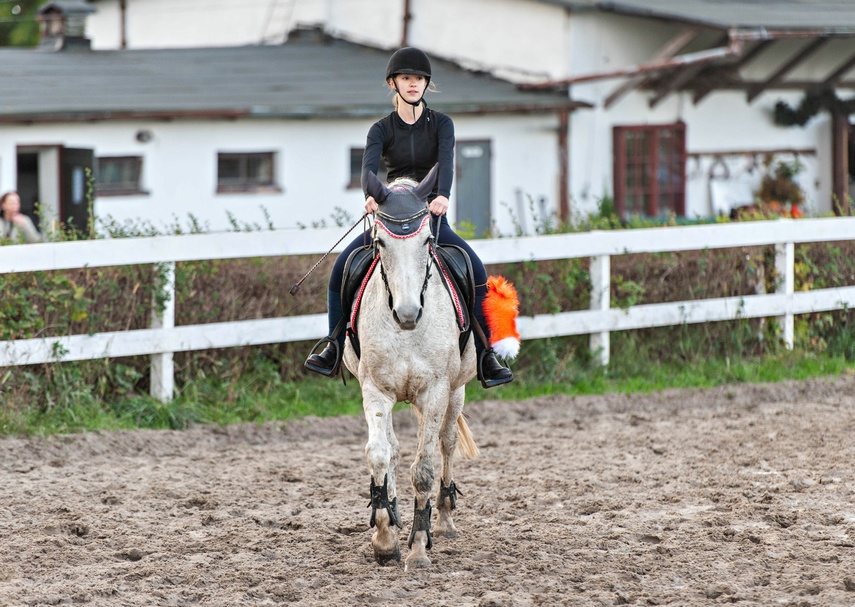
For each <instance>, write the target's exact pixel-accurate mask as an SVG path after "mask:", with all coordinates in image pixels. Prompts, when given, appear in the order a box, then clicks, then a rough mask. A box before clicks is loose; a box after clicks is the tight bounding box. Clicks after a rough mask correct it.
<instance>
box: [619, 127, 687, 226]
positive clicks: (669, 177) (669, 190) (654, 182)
mask: <svg viewBox="0 0 855 607" xmlns="http://www.w3.org/2000/svg"><path fill="white" fill-rule="evenodd" d="M663 133H669V135H670V136H671V137H672V139H673V138H674V137H675V136H676V137H677V138H678V145H677V146H674V147H672V148H671V151H670V152H671V153H670V154H669V155H668V157H667V158H666V159H665V161H664V164H666V168H667V169H668V171H667V172H666V179H665V180H664V181H665V183H666V185H665V188H664V191H663V188H662V187H661V186H662V181H660V179H658V178H657V176H658V175H659V173H660V167H661V166H662V164H663V161H662V160H661V158H660V154H659V152H660V151H661V149H660V142H661V141H662V139H663ZM630 134H631V135H642V136H643V135H647V140H646V141H645V142H644V152H643V155H639V154H635V155H634V158H636V159H638V158H640V163H639V164H640V166H641V171H642V174H641V175H640V181H641V184H640V185H639V186H636V187H635V188H632V189H633V192H630V191H629V190H630V188H629V187H628V185H627V184H628V178H629V175H630V173H631V171H630V167H629V162H630V156H629V151H628V149H627V148H628V147H629V146H628V135H630ZM612 137H613V140H612V145H613V147H612V159H613V162H614V166H613V171H612V180H613V188H614V203H615V210H616V211H617V213H618V215H619V216H620V217H629V216H630V215H631V214H632V213H630V212H628V210H627V197H628V195H629V194H630V193H632V194H636V195H640V196H642V199H643V200H645V201H646V203H645V205H644V206H645V208H644V210H643V213H642V216H643V217H662V216H663V215H662V212H661V210H662V209H661V208H660V203H661V198H662V196H663V195H664V196H670V197H671V201H672V202H673V209H670V207H666V208H668V209H669V212H670V211H673V213H674V214H675V215H676V216H678V217H685V216H686V159H687V152H686V123H685V122H683V121H677V122H672V123H666V124H645V125H620V126H615V127H613V129H612ZM678 171H679V172H678ZM675 174H678V175H679V179H678V180H675V179H674V175H675ZM669 182H670V184H671V185H670V187H668V183H669Z"/></svg>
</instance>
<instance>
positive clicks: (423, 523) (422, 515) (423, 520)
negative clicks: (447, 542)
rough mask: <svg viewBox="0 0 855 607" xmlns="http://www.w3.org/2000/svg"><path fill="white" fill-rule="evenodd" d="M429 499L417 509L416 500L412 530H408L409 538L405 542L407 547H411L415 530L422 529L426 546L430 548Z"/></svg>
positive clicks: (431, 545) (431, 543) (431, 539)
mask: <svg viewBox="0 0 855 607" xmlns="http://www.w3.org/2000/svg"><path fill="white" fill-rule="evenodd" d="M430 512H431V507H430V499H428V501H427V504H426V505H425V507H424V508H422V509H421V510H419V504H418V501H416V504H415V513H414V514H413V530H412V531H410V539H409V541H408V542H407V548H412V547H413V539H415V537H416V531H424V532H426V533H427V546H425V548H427V549H428V550H430V549H431V548H432V547H433V537H432V536H431V534H430Z"/></svg>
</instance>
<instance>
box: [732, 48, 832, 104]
mask: <svg viewBox="0 0 855 607" xmlns="http://www.w3.org/2000/svg"><path fill="white" fill-rule="evenodd" d="M828 40H829V39H828V38H825V37H822V38H817V39H816V40H814V41H812V42H811V43H810V44H808V45H807V46H805V47H804V48H803V49H802V50H801V51H799V52H798V53H796V54H795V56H793V58H792V59H790V60H789V61H787V62H786V63H785V64H784V65H782V66H781V67H780V68H778V70H777V71H776V72H775V73H774V74H772V75H771V76H769V78H768V79H767V80H765V81H764V82H761V83H760V84H757V85H755V86H754V87H753V88H751V90H749V91H748V103H751V102H752V101H754V100H755V99H756V98H757V97H758V96H759V95H760V94H761V93H763V91H765V90H767V89H769V88H772V87H774V86H775V85H776V84H778V83H779V82H780V81H781V80H783V79H784V76H786V75H787V74H788V73H789V72H790V71H792V69H793V68H795V67H796V66H797V65H798V64H799V63H801V62H802V61H804V60H805V59H807V58H808V57H810V56H811V55H812V54H814V53H815V52H816V51H817V50H819V48H820V47H822V46H823V45H825V44H826V43H827V42H828Z"/></svg>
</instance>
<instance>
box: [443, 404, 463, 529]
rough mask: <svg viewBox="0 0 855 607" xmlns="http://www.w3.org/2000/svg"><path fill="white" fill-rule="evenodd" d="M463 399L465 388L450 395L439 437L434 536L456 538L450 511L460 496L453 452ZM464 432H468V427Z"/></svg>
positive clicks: (455, 447) (455, 445) (455, 446)
mask: <svg viewBox="0 0 855 607" xmlns="http://www.w3.org/2000/svg"><path fill="white" fill-rule="evenodd" d="M464 397H465V387H460V388H458V389H457V390H455V391H454V392H453V393H452V395H451V398H450V399H449V401H450V402H449V404H448V409H447V410H446V413H445V417H444V418H443V420H442V428H441V430H440V435H439V448H440V451H441V452H442V475H441V476H440V479H439V482H440V484H439V496H438V498H437V500H436V503H437V517H436V535H438V536H443V537H457V527H455V526H454V520H453V519H452V517H451V511H452V510H454V508H455V507H456V505H457V496H458V495H461V493H460V491H458V489H457V486H456V485H455V484H454V452H455V450H456V449H457V441H458V434H457V431H458V418H459V417H460V415H461V414H462V413H463V400H464ZM465 423H466V422H463V424H465ZM466 430H467V432H468V427H467V428H466Z"/></svg>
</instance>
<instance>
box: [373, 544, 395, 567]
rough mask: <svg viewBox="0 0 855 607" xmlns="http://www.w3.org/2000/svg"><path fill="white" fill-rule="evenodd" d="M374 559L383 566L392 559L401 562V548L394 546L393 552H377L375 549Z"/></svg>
mask: <svg viewBox="0 0 855 607" xmlns="http://www.w3.org/2000/svg"><path fill="white" fill-rule="evenodd" d="M374 560H375V561H377V564H378V565H380V566H381V567H385V566H386V565H389V564H390V563H392V562H393V561H394V562H396V563H399V562H401V549H400V548H396V549H395V550H394V551H393V552H379V551H377V550H375V551H374Z"/></svg>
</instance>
